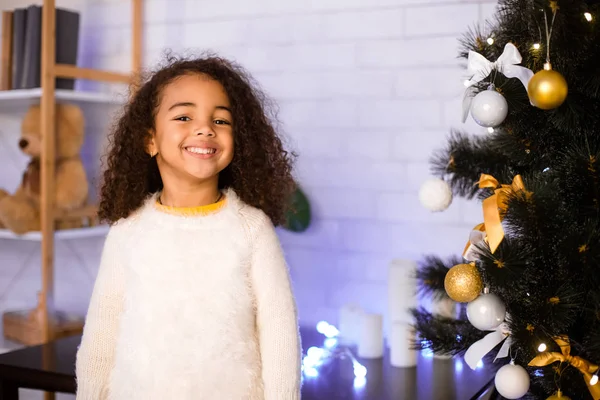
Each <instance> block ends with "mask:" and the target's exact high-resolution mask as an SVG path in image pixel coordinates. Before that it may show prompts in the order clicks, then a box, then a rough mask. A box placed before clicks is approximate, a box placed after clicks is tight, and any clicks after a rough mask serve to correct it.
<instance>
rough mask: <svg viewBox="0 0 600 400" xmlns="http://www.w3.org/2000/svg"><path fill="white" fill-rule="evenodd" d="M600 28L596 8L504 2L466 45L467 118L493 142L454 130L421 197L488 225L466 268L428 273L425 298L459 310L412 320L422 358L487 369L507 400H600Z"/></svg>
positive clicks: (539, 0) (444, 264)
mask: <svg viewBox="0 0 600 400" xmlns="http://www.w3.org/2000/svg"><path fill="white" fill-rule="evenodd" d="M599 21H600V1H598V0H593V1H592V0H587V1H586V0H560V1H548V0H500V1H499V4H498V6H497V9H496V14H495V18H494V20H493V21H491V22H488V23H487V24H486V26H485V27H476V28H473V29H471V30H469V31H468V32H467V33H466V34H465V35H464V36H463V37H462V38H461V39H460V43H461V53H460V54H459V56H460V57H462V58H463V59H465V61H467V69H466V71H467V74H466V80H465V86H466V94H465V100H464V111H465V114H464V117H465V118H473V119H474V120H475V121H476V122H477V123H478V124H479V125H481V126H483V127H486V128H487V133H485V134H483V135H481V134H480V135H472V134H471V135H470V134H469V133H467V132H460V131H453V132H452V133H451V135H450V138H449V140H448V143H447V145H446V147H445V148H444V149H441V150H439V151H438V152H436V153H435V154H434V155H433V158H432V162H431V164H432V171H433V173H434V174H435V175H436V176H437V178H436V179H438V180H437V181H433V182H427V183H426V184H425V185H424V187H423V188H422V191H421V199H422V201H423V203H424V204H425V205H426V206H427V207H429V208H430V209H432V210H435V211H440V210H442V209H443V208H444V207H446V206H447V204H448V203H449V201H448V194H449V193H450V190H449V189H448V188H450V189H451V193H452V194H453V195H454V196H462V197H465V198H468V199H474V200H477V201H481V203H482V217H481V224H480V225H478V226H476V227H474V229H473V231H472V232H465V248H464V249H463V248H460V249H457V256H459V257H450V258H449V259H448V260H444V259H441V258H439V257H435V256H430V257H427V258H426V259H425V260H424V261H423V262H422V265H421V268H420V270H419V275H418V279H419V283H420V288H421V289H422V290H423V291H425V292H426V293H428V294H430V295H432V296H433V297H435V298H437V299H438V300H440V299H444V298H448V297H449V298H451V299H452V300H454V301H456V302H457V303H458V304H459V305H460V310H461V312H460V313H459V315H458V316H457V317H456V318H452V317H449V316H440V315H435V314H431V313H429V312H427V311H426V310H425V309H418V310H414V315H415V325H416V328H417V331H418V334H419V338H420V340H419V341H418V346H419V347H420V348H429V349H431V350H433V351H434V352H438V353H446V354H453V355H463V356H465V360H467V363H468V364H469V365H470V366H473V365H474V364H477V362H478V361H479V360H481V359H482V358H483V361H484V368H496V369H499V370H498V372H497V373H496V389H497V391H498V392H499V393H500V394H501V395H502V396H503V397H505V398H509V399H515V398H530V399H549V398H552V399H554V398H571V399H600V383H598V364H600V25H599V24H598V22H599ZM444 185H448V187H447V188H446V189H444ZM440 188H441V189H442V190H441V191H440ZM432 194H434V195H432ZM463 250H464V251H463ZM496 357H497V358H496ZM494 360H495V362H494ZM552 396H554V397H552ZM567 396H568V397H567Z"/></svg>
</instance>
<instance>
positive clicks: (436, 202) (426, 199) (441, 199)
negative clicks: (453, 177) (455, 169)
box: [419, 178, 452, 212]
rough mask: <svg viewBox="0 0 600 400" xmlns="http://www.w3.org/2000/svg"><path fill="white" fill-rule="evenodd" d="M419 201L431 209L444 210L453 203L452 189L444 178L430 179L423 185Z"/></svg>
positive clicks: (435, 210)
mask: <svg viewBox="0 0 600 400" xmlns="http://www.w3.org/2000/svg"><path fill="white" fill-rule="evenodd" d="M419 201H421V204H422V205H423V206H424V207H425V208H427V209H429V210H430V211H434V212H438V211H444V210H445V209H447V208H448V207H449V206H450V203H452V189H450V185H448V183H447V182H446V181H444V180H443V179H437V178H433V179H429V180H427V181H425V183H423V185H421V189H420V190H419Z"/></svg>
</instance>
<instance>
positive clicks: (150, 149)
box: [146, 131, 158, 157]
mask: <svg viewBox="0 0 600 400" xmlns="http://www.w3.org/2000/svg"><path fill="white" fill-rule="evenodd" d="M148 136H149V137H148V141H147V142H148V143H147V144H146V153H148V154H149V155H150V157H154V156H155V155H157V154H158V147H157V146H156V141H155V140H154V138H155V135H154V132H153V131H150V132H148Z"/></svg>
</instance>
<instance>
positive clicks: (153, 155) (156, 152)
mask: <svg viewBox="0 0 600 400" xmlns="http://www.w3.org/2000/svg"><path fill="white" fill-rule="evenodd" d="M157 154H158V151H153V152H151V153H150V158H154V157H155V156H156V155H157Z"/></svg>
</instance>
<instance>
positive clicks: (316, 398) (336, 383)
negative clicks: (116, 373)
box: [0, 328, 495, 400]
mask: <svg viewBox="0 0 600 400" xmlns="http://www.w3.org/2000/svg"><path fill="white" fill-rule="evenodd" d="M301 332H302V343H303V348H304V349H305V351H306V349H308V348H309V347H310V346H321V345H322V344H323V339H324V337H323V336H322V335H320V334H319V333H317V332H316V331H315V330H314V329H313V328H308V329H305V328H303V329H302V331H301ZM80 341H81V337H80V336H73V337H70V338H66V339H60V340H57V341H55V342H52V343H49V344H46V345H41V346H34V347H29V348H25V349H21V350H16V351H13V352H10V353H5V354H2V355H0V399H2V400H15V399H18V388H29V389H37V390H44V391H48V392H63V393H75V373H74V370H75V355H76V352H77V346H78V345H79V343H80ZM354 354H356V353H354ZM359 362H360V363H361V364H362V365H364V366H365V367H366V368H367V378H366V380H365V381H363V382H362V383H361V382H359V381H358V380H357V381H355V380H354V372H353V369H352V367H351V364H348V360H336V361H334V362H332V363H329V364H327V365H323V366H322V367H321V368H320V369H319V371H320V375H319V376H318V377H304V381H303V388H302V399H303V400H337V399H340V400H342V399H343V400H392V399H393V400H403V399H406V400H421V399H422V400H438V399H439V400H442V399H443V400H471V399H477V398H478V397H479V396H480V395H481V394H482V393H483V392H484V391H485V389H486V388H488V387H490V386H491V384H492V383H493V377H494V373H495V371H494V370H490V368H489V367H486V368H485V369H478V370H475V371H472V370H471V369H470V368H469V367H468V366H467V365H466V364H465V363H464V362H463V361H462V360H461V359H454V360H442V359H434V358H432V357H427V356H423V355H420V356H419V358H418V366H417V368H393V367H391V366H390V365H389V354H388V353H387V352H386V354H385V356H384V358H383V359H379V360H361V359H359ZM357 382H358V384H357Z"/></svg>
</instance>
